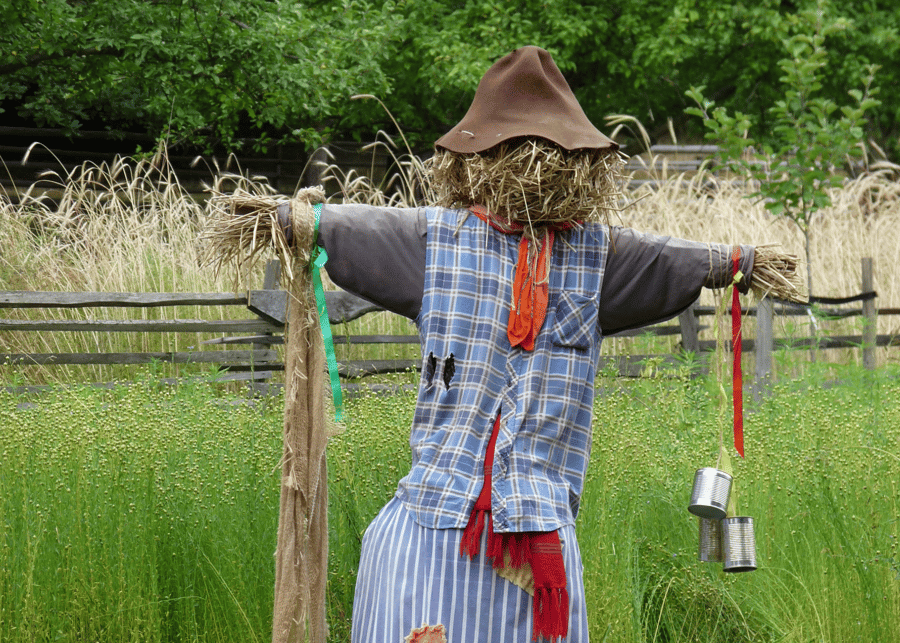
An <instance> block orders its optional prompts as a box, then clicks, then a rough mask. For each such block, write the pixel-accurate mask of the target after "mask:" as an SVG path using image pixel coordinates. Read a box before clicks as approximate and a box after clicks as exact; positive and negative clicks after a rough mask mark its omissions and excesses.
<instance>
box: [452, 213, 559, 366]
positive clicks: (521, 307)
mask: <svg viewBox="0 0 900 643" xmlns="http://www.w3.org/2000/svg"><path fill="white" fill-rule="evenodd" d="M469 211H470V212H472V214H474V215H475V216H477V217H478V218H479V219H481V220H482V221H484V222H485V223H487V224H488V225H490V226H491V227H492V228H494V229H495V230H499V231H500V232H502V233H504V234H522V233H523V232H524V231H525V225H524V224H521V223H511V222H509V221H504V220H502V219H499V218H497V217H496V216H494V214H493V213H491V212H490V211H489V210H488V209H487V208H486V207H484V206H483V205H473V206H472V207H470V208H469ZM574 225H575V224H571V223H570V224H563V225H558V226H555V227H554V228H548V229H547V231H546V233H545V234H544V236H543V238H542V239H541V241H540V244H541V247H540V249H539V250H538V252H537V257H536V259H535V260H534V261H532V262H529V260H528V259H529V255H531V254H532V251H531V248H530V244H531V240H530V239H529V238H528V237H527V236H526V235H525V234H522V240H521V241H520V242H519V258H518V260H517V262H516V276H515V279H514V280H513V288H512V302H511V303H510V307H509V322H508V324H507V330H506V334H507V337H508V338H509V343H510V345H512V346H521V347H522V349H523V350H526V351H532V350H534V340H535V339H536V338H537V335H538V333H539V332H541V327H542V326H543V325H544V320H545V319H546V317H547V303H548V301H549V292H550V283H549V272H550V256H551V253H552V252H553V239H554V231H555V230H568V229H569V228H571V227H573V226H574Z"/></svg>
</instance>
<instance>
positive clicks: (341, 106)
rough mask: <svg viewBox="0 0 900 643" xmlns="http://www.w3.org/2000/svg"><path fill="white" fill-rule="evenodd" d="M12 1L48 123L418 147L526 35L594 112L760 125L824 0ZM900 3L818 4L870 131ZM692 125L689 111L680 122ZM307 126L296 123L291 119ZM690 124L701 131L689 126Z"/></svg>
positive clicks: (27, 95) (660, 125)
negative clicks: (710, 110) (394, 140)
mask: <svg viewBox="0 0 900 643" xmlns="http://www.w3.org/2000/svg"><path fill="white" fill-rule="evenodd" d="M13 1H14V4H12V5H10V4H9V3H8V2H7V3H0V18H2V19H3V20H4V23H5V29H4V31H3V32H2V33H0V107H5V108H6V109H8V110H12V109H16V110H17V111H18V112H20V113H21V114H23V115H24V116H25V117H26V118H28V119H31V120H33V121H36V122H39V123H41V124H46V125H53V126H62V127H67V128H70V129H72V130H73V131H74V130H76V129H77V128H78V127H80V126H84V125H85V124H86V123H90V124H93V125H92V126H96V124H97V123H100V124H102V126H109V127H141V128H146V129H147V130H149V131H152V132H154V133H160V132H164V131H171V132H172V133H174V134H175V135H177V136H178V137H182V138H188V139H191V140H212V141H219V142H222V143H225V144H226V145H232V144H236V143H237V142H239V141H238V139H239V138H240V137H254V138H258V137H260V136H261V137H263V142H265V140H266V139H267V138H274V139H277V140H280V139H285V138H295V139H297V138H300V139H302V140H305V141H307V142H310V143H312V142H315V141H316V140H318V139H320V138H322V137H325V138H327V137H335V136H339V137H351V136H354V137H357V138H362V139H369V140H371V138H372V137H373V135H374V133H375V132H376V131H377V130H378V129H380V128H383V129H386V130H388V131H391V130H392V125H391V120H390V118H389V117H388V116H387V115H386V114H385V113H384V112H383V110H382V109H381V107H380V106H379V105H378V104H377V103H376V102H375V101H349V100H348V99H349V97H350V96H351V95H353V94H359V93H370V94H374V95H376V96H378V97H379V98H381V99H383V100H384V103H385V105H386V106H387V107H388V109H390V111H391V113H392V114H393V116H394V117H395V118H396V120H397V121H398V122H399V123H400V126H401V127H402V128H403V129H404V132H405V133H407V135H408V136H409V138H410V140H411V141H412V143H413V145H414V147H426V146H429V145H430V144H431V143H432V142H433V141H434V140H435V138H436V137H437V136H439V135H440V134H442V133H443V132H445V131H446V130H447V128H449V127H450V126H452V125H453V124H454V123H456V122H457V121H458V120H459V119H460V118H462V116H463V114H464V113H465V110H466V109H467V107H468V105H469V103H470V102H471V99H472V96H473V94H474V91H475V87H476V85H477V83H478V80H479V79H480V78H481V75H482V74H483V73H484V71H485V70H486V69H487V68H488V67H489V66H490V65H491V64H492V63H493V62H494V61H495V60H497V59H498V58H499V57H501V56H503V55H505V54H507V53H509V51H511V50H512V49H514V48H515V47H519V46H521V45H525V44H532V45H539V46H542V47H544V48H546V49H548V50H550V51H551V52H552V53H553V55H554V58H555V60H556V62H557V64H558V65H559V66H560V68H561V69H562V71H563V73H564V74H565V75H566V78H567V79H568V80H569V82H570V84H571V85H572V89H573V90H574V92H575V94H576V96H578V99H579V101H581V103H582V105H583V107H584V108H585V111H586V112H587V114H588V116H589V117H590V118H591V120H593V121H594V122H595V123H597V124H598V125H602V123H603V119H604V117H605V116H607V115H608V114H613V113H616V114H622V113H625V114H631V115H633V116H635V117H637V118H638V119H640V120H641V121H642V122H643V123H644V124H645V125H646V126H647V128H648V129H649V130H650V131H651V133H653V132H656V133H657V134H662V133H663V132H665V131H666V129H667V128H666V122H667V119H668V118H669V117H673V118H676V119H679V118H681V116H682V115H683V110H684V108H685V107H688V106H689V103H688V100H687V99H686V98H685V95H684V92H685V91H686V90H687V89H688V88H690V87H692V86H700V85H703V86H705V87H706V88H707V91H708V93H709V95H710V96H711V97H712V98H713V99H714V100H716V101H717V103H718V104H719V105H722V106H724V107H726V108H728V109H730V110H740V111H741V112H743V113H745V114H746V115H747V118H748V119H749V121H750V122H751V124H752V126H753V127H754V128H756V129H758V130H759V131H760V132H761V134H760V136H761V137H762V136H764V133H765V132H767V131H768V129H769V119H770V118H771V115H770V113H769V108H770V107H771V105H773V104H774V102H775V101H776V100H778V99H779V98H780V94H779V92H780V91H781V87H780V83H779V71H778V67H777V60H778V58H779V57H780V54H779V50H780V42H781V40H782V39H783V38H784V37H785V34H786V32H787V30H788V29H789V28H790V20H791V16H793V15H795V14H796V13H797V12H798V11H802V10H805V9H808V8H810V7H813V8H814V7H816V6H817V5H816V0H793V2H786V1H784V0H756V1H755V2H752V3H746V2H731V3H728V2H722V1H721V0H672V1H671V2H669V3H666V4H660V3H654V2H647V1H646V0H622V1H621V2H616V3H592V2H584V1H582V0H554V1H553V2H543V1H542V2H537V1H527V2H521V1H513V0H461V1H452V2H451V1H450V0H216V1H215V2H212V3H202V2H200V0H91V1H88V0H43V1H41V2H38V1H37V0H13ZM894 4H895V0H862V1H860V2H855V3H841V4H837V3H834V4H827V5H823V9H822V10H823V11H824V12H825V14H826V17H827V18H828V19H829V20H842V21H844V23H845V24H846V28H845V29H843V30H840V31H835V32H833V33H830V34H828V35H827V36H826V40H825V47H826V48H827V49H828V51H829V52H831V54H832V55H831V56H830V57H829V59H828V61H827V63H826V67H825V68H824V69H823V73H822V89H821V92H822V95H824V96H826V97H828V98H831V99H832V100H841V97H842V96H844V95H845V88H846V87H858V86H861V85H862V81H863V80H864V77H865V69H866V65H867V64H880V65H881V66H882V72H881V73H882V75H881V77H880V81H881V82H880V84H881V86H882V99H883V101H884V102H883V103H882V105H881V106H879V107H878V108H877V110H876V109H873V110H872V111H871V115H872V117H873V118H872V120H871V121H870V122H871V126H872V127H873V131H872V132H871V134H874V135H876V137H877V139H878V141H879V142H880V143H882V144H883V143H884V142H885V141H893V140H894V139H896V136H897V133H898V125H897V124H898V123H900V83H898V82H897V81H896V78H897V75H898V74H900V69H898V68H897V66H896V65H895V64H894V62H895V61H896V60H897V59H898V58H900V36H898V31H900V13H898V12H897V11H896V10H895V8H894ZM676 125H677V126H679V127H680V128H681V133H683V134H684V135H690V134H691V128H692V127H693V123H692V122H691V121H690V120H688V119H684V120H683V121H682V122H679V123H676ZM295 130H296V132H295ZM694 133H696V132H694Z"/></svg>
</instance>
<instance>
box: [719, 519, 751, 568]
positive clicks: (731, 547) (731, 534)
mask: <svg viewBox="0 0 900 643" xmlns="http://www.w3.org/2000/svg"><path fill="white" fill-rule="evenodd" d="M722 544H723V547H722V549H723V553H724V560H723V561H722V569H723V570H724V571H726V572H752V571H753V570H754V569H756V536H755V535H754V533H753V518H749V517H747V516H735V517H732V518H725V520H723V521H722Z"/></svg>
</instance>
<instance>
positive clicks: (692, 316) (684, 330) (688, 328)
mask: <svg viewBox="0 0 900 643" xmlns="http://www.w3.org/2000/svg"><path fill="white" fill-rule="evenodd" d="M696 307H697V302H696V301H695V302H694V303H693V304H691V305H690V307H688V309H687V310H685V311H684V312H683V313H681V314H680V315H678V323H679V325H680V326H681V345H682V346H683V347H684V350H686V351H688V352H691V353H694V354H697V353H699V352H700V336H699V333H700V322H699V321H698V320H697V315H696V313H695V312H694V308H696Z"/></svg>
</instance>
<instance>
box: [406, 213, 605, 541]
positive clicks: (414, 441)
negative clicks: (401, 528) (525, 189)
mask: <svg viewBox="0 0 900 643" xmlns="http://www.w3.org/2000/svg"><path fill="white" fill-rule="evenodd" d="M427 221H428V234H427V255H426V281H425V296H424V299H423V301H422V308H421V312H420V314H419V317H418V320H417V323H418V327H419V333H420V336H421V341H422V356H423V364H422V379H421V382H420V386H419V392H418V402H417V405H416V411H415V416H414V419H413V425H412V433H411V437H410V444H411V446H412V469H411V470H410V473H409V474H408V475H407V476H406V477H405V478H403V480H401V481H400V485H399V489H398V491H397V494H398V496H399V497H400V499H401V500H402V501H403V502H404V503H405V505H406V507H407V508H408V509H409V510H410V511H411V512H413V514H414V515H415V517H416V520H417V522H418V523H419V524H421V525H423V526H426V527H432V528H462V527H464V526H465V525H466V522H467V521H468V519H469V514H470V513H471V511H472V508H473V506H474V504H475V500H476V499H477V497H478V494H479V492H480V490H481V486H482V483H483V479H484V474H483V467H484V458H485V452H486V450H487V442H488V438H489V437H490V433H491V427H492V424H493V421H494V418H496V417H497V414H498V413H500V414H501V422H500V433H499V435H498V438H497V445H496V451H495V457H494V465H493V470H492V491H493V495H492V499H491V502H492V516H493V521H494V529H495V530H496V531H498V532H507V531H552V530H555V529H558V528H559V527H560V526H562V525H571V524H574V521H575V516H576V514H577V513H578V505H579V500H580V498H581V492H582V489H583V485H584V477H585V473H586V470H587V466H588V460H589V457H590V446H591V409H592V405H593V398H594V377H595V374H596V364H597V359H598V356H599V351H600V342H601V333H600V326H599V323H598V317H597V315H598V306H599V298H600V289H601V286H602V283H603V271H604V266H605V265H606V255H607V251H608V247H609V242H608V234H607V233H608V229H607V228H606V226H603V225H601V224H587V225H585V226H584V227H583V228H580V229H573V230H569V231H566V232H560V233H557V235H556V241H555V243H554V246H553V253H552V259H551V268H550V281H549V303H548V309H547V318H546V321H545V322H544V326H543V328H542V329H541V332H540V333H539V335H538V337H537V340H536V342H535V347H534V350H533V351H530V352H529V351H523V350H522V349H520V348H512V347H511V346H510V343H509V340H508V339H507V335H506V330H507V320H508V317H509V308H510V301H511V299H512V294H511V291H512V281H513V276H514V273H515V269H516V261H517V258H518V251H519V238H520V237H519V235H507V234H503V233H501V232H498V231H496V230H494V229H493V228H491V227H490V226H488V225H487V224H485V223H484V222H483V221H481V220H480V219H478V218H477V217H475V216H468V212H467V211H458V210H446V209H442V208H428V209H427Z"/></svg>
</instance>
